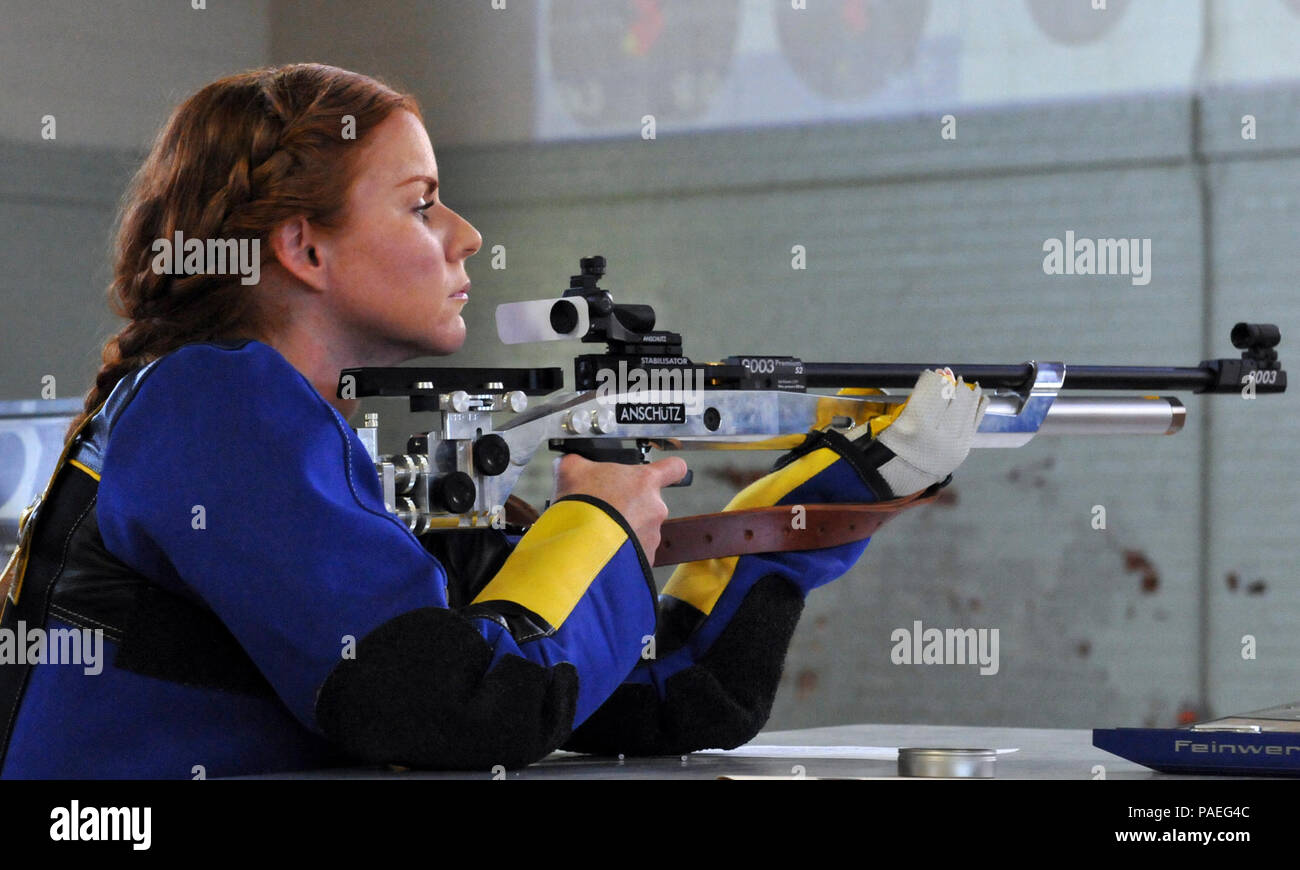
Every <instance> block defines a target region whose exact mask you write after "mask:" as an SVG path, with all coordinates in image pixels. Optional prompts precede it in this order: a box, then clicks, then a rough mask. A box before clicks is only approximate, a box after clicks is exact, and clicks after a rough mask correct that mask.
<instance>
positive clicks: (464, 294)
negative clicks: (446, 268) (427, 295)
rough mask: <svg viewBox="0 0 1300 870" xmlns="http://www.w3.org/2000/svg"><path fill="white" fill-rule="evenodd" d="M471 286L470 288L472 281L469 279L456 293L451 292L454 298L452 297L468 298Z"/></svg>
mask: <svg viewBox="0 0 1300 870" xmlns="http://www.w3.org/2000/svg"><path fill="white" fill-rule="evenodd" d="M469 288H470V282H469V281H466V282H465V286H464V287H461V288H460V289H459V290H457V291H456V292H455V293H453V294H451V298H452V299H468V298H469Z"/></svg>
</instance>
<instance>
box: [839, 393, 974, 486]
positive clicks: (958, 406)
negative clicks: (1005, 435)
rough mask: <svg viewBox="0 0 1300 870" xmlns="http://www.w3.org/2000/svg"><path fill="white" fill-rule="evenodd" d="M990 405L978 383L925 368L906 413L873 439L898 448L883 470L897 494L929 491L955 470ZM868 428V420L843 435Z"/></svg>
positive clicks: (850, 435)
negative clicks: (929, 487)
mask: <svg viewBox="0 0 1300 870" xmlns="http://www.w3.org/2000/svg"><path fill="white" fill-rule="evenodd" d="M988 404H989V400H988V397H987V396H985V395H984V393H983V391H982V390H981V389H980V386H979V384H968V383H966V382H965V381H964V380H962V379H961V378H954V377H953V374H952V370H951V369H939V370H930V369H926V370H925V371H923V372H921V376H920V378H918V379H917V381H916V388H915V389H914V390H913V391H912V395H911V396H909V397H908V399H907V402H906V404H905V405H904V406H903V409H902V411H900V412H898V413H897V417H896V418H895V419H894V420H893V422H891V423H889V424H888V425H887V426H885V427H884V429H878V432H877V434H876V437H875V440H876V441H878V442H880V443H881V444H883V445H884V446H885V447H888V448H889V449H890V450H892V451H893V452H894V458H893V459H890V460H889V461H888V462H885V463H884V464H883V465H881V466H880V468H879V473H880V476H881V477H883V478H884V480H885V482H886V483H887V484H889V488H890V489H892V490H893V494H894V496H895V497H901V496H905V495H910V494H911V493H914V492H917V491H918V490H922V489H925V488H926V487H928V486H930V485H931V484H934V483H938V482H939V481H941V480H943V479H944V478H945V477H947V476H948V475H949V474H951V473H952V472H953V471H955V470H956V469H957V466H959V465H961V464H962V461H963V460H965V458H966V454H968V453H970V446H971V442H972V441H973V440H974V438H975V431H976V430H977V429H979V425H980V421H981V420H983V419H984V412H985V411H986V410H988ZM877 426H879V424H877ZM870 430H871V424H870V422H868V423H865V424H863V425H862V426H859V427H858V428H856V429H853V430H851V431H849V432H847V433H845V435H846V437H848V438H849V439H850V440H856V439H857V438H858V437H860V436H863V435H866V434H868V433H869V432H870Z"/></svg>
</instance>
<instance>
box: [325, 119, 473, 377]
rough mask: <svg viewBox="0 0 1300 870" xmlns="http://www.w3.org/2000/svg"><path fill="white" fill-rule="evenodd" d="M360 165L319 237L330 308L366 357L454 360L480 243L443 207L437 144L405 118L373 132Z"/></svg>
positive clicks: (421, 127)
mask: <svg viewBox="0 0 1300 870" xmlns="http://www.w3.org/2000/svg"><path fill="white" fill-rule="evenodd" d="M358 158H359V159H358V160H357V162H356V163H355V166H356V167H357V177H356V179H355V180H354V182H353V185H352V188H351V190H350V191H349V194H348V206H347V210H346V212H345V215H344V218H343V223H342V225H341V226H340V227H338V228H337V229H335V230H325V231H324V233H323V235H324V237H325V239H326V256H327V260H326V264H327V266H328V271H329V283H330V288H331V290H332V291H333V292H332V293H331V294H330V295H331V302H330V306H331V309H332V311H333V313H334V314H335V315H336V317H337V318H341V320H342V322H343V324H344V327H345V329H346V330H347V331H349V332H350V333H351V337H352V339H353V340H354V341H356V342H357V343H359V344H360V346H362V347H364V348H366V350H367V354H366V355H367V356H369V357H370V358H371V359H383V358H393V359H395V361H406V360H408V359H412V358H414V357H417V356H426V355H438V354H448V353H451V352H453V351H455V350H456V349H458V348H459V347H460V346H461V345H462V344H463V343H464V341H465V321H464V320H462V319H461V316H460V312H461V309H462V308H463V307H464V306H465V303H466V301H468V299H469V296H468V289H469V276H468V275H467V274H466V272H465V260H466V259H467V258H468V257H470V256H471V255H473V254H474V252H476V251H477V250H478V249H479V247H480V246H481V245H482V244H483V237H482V236H480V235H479V233H478V230H476V229H474V227H473V226H471V225H470V223H469V222H468V221H466V220H465V219H464V218H462V217H461V216H460V215H458V214H456V212H454V211H452V210H451V209H449V208H447V207H446V206H445V205H443V204H442V202H441V200H440V197H439V195H438V192H437V179H438V164H437V163H436V162H435V161H434V158H433V146H432V145H431V144H430V143H429V136H428V134H427V133H426V132H425V130H424V125H423V124H421V123H420V121H419V120H418V119H417V118H416V117H415V116H414V115H412V114H411V113H410V112H407V111H403V110H398V111H395V112H393V113H392V114H391V115H389V117H388V118H386V119H385V120H384V122H383V123H381V124H380V125H379V126H377V127H375V129H374V130H373V131H372V132H371V134H370V136H368V137H367V139H366V141H365V144H364V145H363V146H362V150H361V152H360V154H359V155H358ZM399 356H400V360H396V357H399Z"/></svg>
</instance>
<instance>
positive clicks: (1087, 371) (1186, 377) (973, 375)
mask: <svg viewBox="0 0 1300 870" xmlns="http://www.w3.org/2000/svg"><path fill="white" fill-rule="evenodd" d="M803 365H804V374H805V375H806V376H807V378H808V386H809V387H813V388H821V389H827V388H833V387H903V388H906V387H913V386H915V385H916V379H917V378H918V377H919V376H920V374H921V371H922V370H923V369H938V368H943V367H944V365H945V364H943V363H926V364H923V363H915V364H914V363H809V362H806V363H804V364H803ZM947 367H948V368H950V369H952V371H953V374H955V375H960V376H961V377H962V378H964V379H965V380H967V381H973V382H978V383H979V385H980V386H981V387H982V388H985V389H987V388H991V387H1001V388H1008V389H1023V388H1025V387H1029V386H1032V378H1033V369H1032V367H1031V366H1029V365H1026V364H1020V365H968V364H962V363H948V364H947ZM1215 381H1216V376H1215V373H1214V372H1213V371H1211V370H1209V369H1206V368H1200V367H1196V366H1076V365H1070V364H1068V363H1067V364H1066V366H1065V384H1064V385H1063V386H1062V389H1066V390H1202V389H1208V388H1209V387H1211V386H1213V385H1214V384H1215Z"/></svg>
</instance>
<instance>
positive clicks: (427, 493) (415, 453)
mask: <svg viewBox="0 0 1300 870" xmlns="http://www.w3.org/2000/svg"><path fill="white" fill-rule="evenodd" d="M605 265H606V263H605V258H604V257H601V256H595V257H587V258H583V259H582V260H581V261H580V272H579V274H577V275H574V276H572V277H571V278H570V282H569V287H568V289H566V290H565V291H564V292H563V294H562V295H561V297H560V298H559V299H545V300H537V301H529V302H517V303H508V304H504V305H500V306H498V308H497V330H498V334H499V336H500V338H501V340H502V341H503V342H504V343H506V344H518V343H522V342H531V341H554V340H565V339H568V340H572V339H578V340H580V341H582V342H585V343H588V344H604V345H605V349H604V352H603V353H588V354H582V355H579V356H578V357H577V358H576V359H575V361H574V367H573V374H574V389H573V391H572V392H560V391H561V390H562V388H563V385H564V383H563V373H562V371H561V370H560V369H559V368H449V367H435V368H427V367H395V368H392V367H390V368H375V367H371V368H352V369H345V370H343V371H342V372H341V373H340V377H339V390H338V396H339V397H340V398H345V399H350V398H360V397H365V396H390V397H404V398H407V399H408V400H409V402H410V410H411V411H412V412H432V413H436V414H438V423H437V426H436V427H435V428H433V429H430V430H427V431H425V432H422V433H419V434H416V435H414V436H413V437H411V438H410V440H409V441H408V442H407V448H406V453H404V454H399V455H393V456H381V455H380V454H379V451H378V429H377V426H378V424H377V418H376V415H367V420H366V423H365V425H364V426H362V427H361V428H359V429H358V430H357V432H358V435H359V436H360V438H361V440H362V442H363V443H364V444H365V445H366V448H367V450H368V451H369V452H370V455H371V458H372V459H373V460H374V462H375V467H376V470H377V472H378V474H379V477H380V481H381V485H382V487H383V492H384V501H385V504H386V505H387V506H388V508H389V510H390V511H391V512H393V513H394V514H396V515H397V516H398V517H399V518H400V519H401V520H402V521H403V522H404V523H406V524H407V526H408V527H409V528H410V529H411V531H412V532H414V533H415V534H417V535H423V534H425V533H428V532H431V531H434V530H437V529H447V528H474V527H484V526H492V527H495V528H505V527H506V526H507V523H506V517H505V511H506V505H507V502H508V501H510V500H511V498H510V494H511V491H512V489H513V488H514V486H515V484H516V483H517V482H518V480H519V477H520V475H521V474H522V472H523V470H524V467H525V466H526V465H527V464H528V463H529V462H530V461H532V460H533V458H534V457H535V456H536V455H537V453H538V451H540V450H541V449H542V447H543V446H546V447H548V448H549V449H550V450H553V451H558V452H562V453H578V454H580V455H582V456H585V457H586V458H588V459H591V460H594V461H601V462H623V463H641V462H648V461H650V460H649V453H650V451H651V450H652V449H655V448H658V449H663V450H692V449H694V450H699V449H714V450H716V449H726V450H739V449H781V450H788V449H790V448H792V447H795V446H797V445H798V444H800V443H801V442H802V441H803V439H804V437H805V436H806V435H807V434H808V433H809V432H811V431H814V430H825V429H830V430H836V431H844V430H847V429H850V428H853V427H854V426H857V425H859V424H861V423H863V422H864V421H865V420H867V419H869V418H870V416H872V415H874V414H878V413H881V412H882V411H884V410H887V409H888V407H889V406H890V405H892V404H895V403H900V402H903V401H906V396H904V395H891V394H890V393H888V392H887V390H889V389H896V388H901V389H907V388H910V387H912V386H913V385H914V384H915V383H916V379H917V378H918V377H919V376H920V373H921V372H922V370H924V369H934V368H944V367H945V366H944V365H942V364H911V363H909V364H901V363H815V362H805V361H803V360H800V359H796V358H794V357H788V356H769V355H759V356H730V357H727V358H726V359H724V360H722V361H721V362H708V363H695V362H692V361H691V360H690V359H688V358H687V357H686V356H685V355H684V354H683V348H682V336H681V335H680V334H679V333H676V332H669V331H665V330H656V329H655V312H654V309H653V308H651V307H650V306H649V305H641V304H626V303H615V302H614V297H613V295H612V293H610V291H609V290H606V289H603V288H601V287H600V286H599V282H600V280H601V278H603V277H604V275H605ZM1230 338H1231V341H1232V344H1233V346H1234V347H1235V348H1237V349H1239V350H1241V357H1240V359H1232V358H1222V359H1211V360H1202V361H1201V363H1200V365H1197V366H1186V367H1160V366H1076V365H1070V366H1068V367H1067V366H1066V364H1065V363H1063V362H1042V361H1038V360H1029V361H1027V362H1023V363H1020V364H1018V365H966V364H956V363H950V364H947V366H946V367H947V368H948V369H950V370H951V371H952V372H953V374H954V375H955V376H961V377H963V378H965V380H966V381H968V382H978V383H979V384H980V386H981V387H982V388H983V389H984V391H985V393H986V395H988V396H989V399H990V401H989V406H988V410H987V411H986V413H985V416H984V418H983V421H982V422H981V424H980V427H979V430H978V431H977V433H976V435H975V439H974V442H973V444H972V446H973V447H979V448H985V447H1020V446H1022V445H1024V444H1026V443H1028V442H1029V441H1030V440H1031V439H1033V438H1034V437H1035V436H1036V435H1173V434H1175V433H1177V432H1178V431H1180V430H1181V429H1182V428H1183V424H1184V422H1185V420H1186V407H1185V406H1184V405H1183V403H1182V402H1181V401H1179V400H1178V399H1177V398H1175V397H1172V396H1156V395H1151V393H1152V392H1154V391H1157V390H1168V391H1175V392H1179V391H1190V392H1193V393H1238V392H1240V393H1241V395H1242V396H1243V397H1244V398H1248V399H1253V398H1254V397H1255V396H1256V395H1257V394H1264V393H1281V392H1284V391H1285V390H1286V372H1285V371H1284V370H1283V369H1282V368H1281V365H1280V363H1279V362H1278V358H1277V351H1276V350H1275V349H1274V348H1275V347H1276V346H1277V344H1278V343H1279V341H1280V340H1281V333H1280V331H1279V330H1278V328H1277V326H1275V325H1273V324H1262V323H1238V324H1236V325H1235V326H1234V327H1233V328H1232V332H1231V335H1230ZM817 389H839V390H841V391H848V392H847V393H845V392H841V393H839V394H836V395H826V394H819V393H814V392H810V390H817ZM1076 390H1078V391H1092V392H1105V391H1135V392H1140V393H1141V395H1137V396H1113V395H1102V396H1093V395H1089V396H1078V395H1069V396H1066V395H1062V393H1063V392H1066V391H1070V392H1073V391H1076ZM854 392H856V393H857V394H856V395H855V394H853V393H854ZM537 396H545V397H546V398H545V399H544V400H543V401H542V402H541V403H540V404H536V405H531V404H530V397H537ZM500 414H508V415H509V419H507V420H505V421H504V422H502V423H500V424H499V425H498V424H497V422H496V415H500ZM689 483H690V475H689V474H688V475H687V478H685V479H684V480H683V481H682V482H681V483H679V484H677V485H688V484H689ZM946 483H947V481H943V482H942V483H940V484H936V485H935V486H934V487H931V488H930V490H927V491H926V492H925V494H924V496H913V497H909V498H906V499H897V500H895V502H894V503H893V504H888V503H887V504H886V507H884V508H882V507H881V506H879V505H876V506H871V505H861V506H856V507H855V506H844V505H836V506H820V507H824V508H827V510H828V513H827V515H831V514H835V513H839V514H842V513H843V512H844V511H845V510H850V511H852V510H855V509H856V510H857V511H859V516H862V515H864V514H869V515H872V516H874V517H875V519H874V520H871V517H863V518H864V519H868V520H871V521H870V522H867V523H865V524H864V523H863V522H862V521H861V520H860V521H859V522H858V523H856V525H854V524H850V525H849V526H848V528H849V529H852V530H853V532H854V534H855V535H856V538H855V537H854V536H853V535H847V537H846V536H845V535H841V536H840V537H839V538H834V540H830V543H842V542H843V541H844V540H851V539H861V538H862V537H866V535H865V534H862V531H863V529H864V528H865V527H866V526H870V527H871V529H874V528H875V527H876V526H877V525H879V522H883V520H884V518H887V517H888V516H889V515H890V513H892V511H893V510H895V509H898V508H902V507H910V506H913V505H916V504H921V503H924V502H926V501H928V500H930V499H932V498H933V497H934V495H935V494H936V493H937V489H938V488H939V487H942V486H943V485H945V484H946ZM514 501H517V500H514ZM779 510H780V511H781V512H783V513H782V516H783V519H782V520H781V522H782V523H783V524H784V525H788V523H787V522H786V520H788V513H784V509H779ZM751 513H752V512H751ZM725 516H727V517H728V518H729V519H730V518H731V517H730V515H725ZM723 517H724V515H721V514H713V515H709V517H707V518H704V519H707V520H709V521H710V522H711V523H712V524H713V526H717V524H718V523H719V522H720V521H721V518H723ZM684 522H687V521H683V520H670V521H669V523H666V524H665V529H667V528H668V526H669V524H670V523H678V524H682V523H684ZM872 522H874V525H872ZM708 525H709V523H705V524H704V525H703V526H701V525H700V524H698V523H697V524H696V525H694V526H689V527H690V528H691V529H698V528H703V527H705V526H708ZM742 525H743V524H742ZM751 526H752V524H751ZM686 527H687V526H682V528H686ZM732 531H733V532H734V533H735V536H736V539H737V540H744V539H749V538H752V537H753V533H752V532H753V529H752V528H743V529H742V528H740V527H739V526H738V527H737V528H735V529H733V530H732ZM846 534H847V533H846ZM704 537H706V538H709V539H710V542H711V543H712V535H711V534H705V535H704ZM759 538H760V543H752V544H750V545H748V546H746V545H743V544H736V543H735V542H734V541H733V542H731V543H726V544H721V543H720V544H719V545H718V546H716V547H713V548H712V549H709V548H704V549H700V548H698V547H697V548H695V549H694V550H691V552H692V553H704V555H699V556H695V558H704V557H706V556H707V555H725V554H735V553H736V552H762V551H763V550H762V549H755V548H756V547H759V546H762V547H766V548H767V549H769V550H771V549H776V548H778V545H777V544H774V543H773V537H772V535H771V534H768V535H766V536H763V535H760V536H759ZM666 539H667V535H666ZM828 540H829V539H826V538H820V539H817V540H815V541H811V540H806V541H805V542H804V543H803V544H795V543H792V542H789V541H787V542H786V545H784V546H781V547H779V548H784V549H810V548H811V547H812V546H814V545H815V546H827V545H829V544H828ZM737 546H740V547H741V549H740V550H737V549H736V547H737ZM728 548H730V549H728ZM664 549H665V548H664V547H662V546H661V548H660V551H659V552H660V555H661V556H663V555H664ZM684 552H685V551H684V550H682V548H681V547H680V545H679V548H678V551H677V553H676V555H677V556H679V557H680V556H681V555H682V554H683V553H684ZM669 561H671V560H669ZM676 561H687V559H685V558H677V559H676ZM665 563H666V562H665V561H663V560H660V561H658V564H665Z"/></svg>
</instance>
